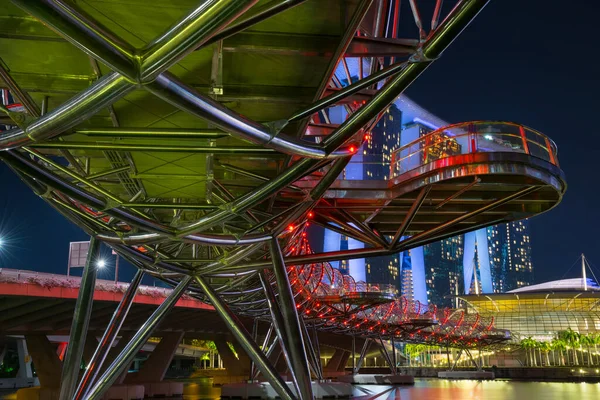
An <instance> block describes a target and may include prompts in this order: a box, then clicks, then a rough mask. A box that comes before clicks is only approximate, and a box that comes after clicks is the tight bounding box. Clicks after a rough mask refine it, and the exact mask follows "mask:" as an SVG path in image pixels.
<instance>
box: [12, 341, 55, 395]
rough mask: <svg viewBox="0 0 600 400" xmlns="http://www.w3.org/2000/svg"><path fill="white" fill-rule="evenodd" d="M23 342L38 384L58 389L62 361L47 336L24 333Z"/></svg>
mask: <svg viewBox="0 0 600 400" xmlns="http://www.w3.org/2000/svg"><path fill="white" fill-rule="evenodd" d="M25 342H26V343H27V347H26V348H25V349H27V350H28V351H29V354H30V356H31V359H32V360H33V363H34V365H35V371H36V373H37V376H38V379H39V380H40V386H42V387H45V388H57V389H58V388H59V387H60V378H61V375H62V362H61V361H60V359H59V358H58V355H57V354H56V351H55V350H54V347H53V346H52V343H50V340H48V337H47V336H46V335H36V334H31V335H25ZM20 355H21V354H19V356H20ZM19 358H20V357H19Z"/></svg>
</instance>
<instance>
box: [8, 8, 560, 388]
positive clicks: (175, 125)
mask: <svg viewBox="0 0 600 400" xmlns="http://www.w3.org/2000/svg"><path fill="white" fill-rule="evenodd" d="M402 3H404V2H402ZM408 3H409V4H408V5H405V6H407V7H410V9H411V11H412V12H402V13H401V12H400V9H401V8H404V7H401V1H400V0H328V1H326V2H324V1H322V0H243V1H240V0H206V1H204V2H202V3H201V4H198V3H197V2H195V1H191V0H178V1H176V2H169V3H164V4H161V7H156V5H155V4H153V3H151V2H144V1H137V0H133V1H130V2H127V3H121V2H96V1H86V2H81V3H80V2H78V3H77V4H74V3H72V2H66V1H63V0H48V1H44V2H30V1H25V0H13V1H12V2H8V1H6V0H2V1H0V11H1V12H0V15H2V17H1V18H2V19H3V20H2V23H1V24H0V30H1V32H0V54H2V62H1V63H0V66H1V67H0V77H1V78H2V87H3V88H5V89H6V90H7V91H6V92H3V104H4V105H3V107H2V109H1V110H2V111H3V113H4V114H5V115H6V116H5V118H4V119H3V120H2V121H1V122H2V123H3V124H6V125H5V126H6V130H4V131H2V132H0V160H2V161H3V162H5V163H6V164H7V165H8V166H9V167H10V168H11V169H12V170H14V172H15V173H16V174H17V175H18V176H19V177H20V178H21V179H22V180H23V182H24V183H25V184H27V185H28V186H29V187H30V188H31V189H32V190H33V191H34V192H35V193H36V194H37V195H39V196H40V197H42V198H43V199H44V200H45V201H46V202H48V204H49V205H50V206H52V207H54V208H55V209H56V210H57V211H58V212H60V213H61V214H63V215H64V216H65V218H67V219H68V220H70V221H72V222H73V223H75V224H77V225H78V226H80V227H81V228H82V229H83V230H85V231H86V232H87V233H89V234H90V236H92V241H91V246H90V254H89V258H88V262H87V265H86V268H85V269H84V274H83V279H82V282H81V285H80V290H79V292H78V294H77V301H76V303H75V309H74V313H73V320H72V322H71V327H70V336H71V340H70V341H69V347H68V350H67V355H66V358H65V362H64V366H63V373H62V377H61V389H60V392H61V395H60V397H61V398H62V399H75V400H78V399H83V398H86V399H87V398H89V399H100V398H101V397H102V396H104V393H105V392H106V391H107V390H109V388H110V387H111V386H112V385H113V384H114V383H115V382H117V381H118V380H119V379H120V377H121V376H122V374H123V372H124V370H125V369H126V368H127V366H128V365H129V364H130V362H131V360H132V359H133V358H134V357H135V355H136V354H137V353H138V351H139V350H140V348H141V347H142V346H143V345H144V343H146V342H147V340H148V338H149V337H150V336H152V335H153V332H154V331H155V329H160V328H159V326H160V325H161V324H162V323H163V322H164V321H165V319H167V318H169V314H170V313H171V312H183V311H180V310H181V307H179V308H178V307H177V306H176V304H177V303H178V302H179V300H180V299H181V297H182V296H183V295H184V294H185V295H187V296H191V297H194V298H196V299H198V300H199V301H201V302H205V303H208V304H211V305H212V306H214V309H215V313H216V314H217V315H218V316H219V317H220V319H221V320H222V321H223V323H224V324H225V326H226V327H227V329H228V330H229V331H230V332H231V334H232V335H233V336H234V337H235V339H236V341H237V342H239V344H240V346H241V347H242V348H243V349H244V351H245V353H247V355H248V356H249V357H250V358H251V359H252V361H253V363H254V365H255V367H256V369H257V371H259V372H260V373H261V374H262V376H263V377H265V379H266V380H268V381H269V383H270V385H271V386H270V387H271V388H272V389H273V390H274V392H273V393H276V394H277V395H278V396H279V397H280V398H282V399H286V400H291V399H294V398H301V399H312V398H313V397H314V395H315V393H316V392H313V384H312V383H311V382H312V381H311V380H312V378H315V379H317V380H318V379H320V378H322V377H323V368H322V366H321V365H320V363H319V362H318V360H319V357H318V353H317V349H318V346H316V345H315V344H314V343H313V342H314V341H315V340H314V338H312V339H311V331H312V330H316V331H334V332H335V331H343V330H345V329H346V330H347V332H349V333H351V334H353V335H355V336H359V337H363V338H366V339H367V338H368V339H372V340H374V339H377V338H378V337H386V338H389V339H390V340H392V339H394V340H409V341H410V340H415V341H436V342H437V343H441V344H445V343H447V344H448V345H450V344H457V345H460V346H466V347H472V346H478V345H481V343H483V342H486V341H488V340H490V339H491V340H492V341H495V340H501V339H502V337H505V336H506V335H505V334H504V333H503V332H498V331H494V330H493V325H492V324H491V321H485V320H483V319H480V318H477V317H474V316H469V315H466V314H462V313H460V312H459V313H455V312H451V311H448V310H446V311H445V310H433V309H427V313H428V314H426V315H425V316H423V315H422V313H421V311H424V310H425V308H424V307H422V305H419V304H417V303H415V302H412V301H408V300H407V299H404V300H402V299H398V300H396V299H392V298H390V296H389V294H387V293H384V292H383V291H381V290H379V291H374V292H369V290H363V288H362V286H361V282H352V281H351V280H349V281H347V282H346V281H344V279H345V278H344V277H341V274H336V273H335V272H334V271H333V270H332V269H331V267H330V265H328V262H331V261H338V260H348V259H353V258H363V257H372V256H377V255H386V254H393V253H395V252H398V251H402V250H407V249H411V248H413V247H416V246H420V245H422V244H425V243H428V242H431V241H435V240H439V239H440V238H445V237H449V236H452V235H456V234H458V233H463V232H467V231H471V230H475V229H479V228H482V227H485V226H489V225H493V224H496V223H499V222H507V221H513V220H518V219H522V218H528V217H532V216H534V215H537V214H539V213H542V212H546V211H548V210H550V209H551V208H552V207H554V206H555V205H556V204H558V203H559V202H560V200H561V198H562V195H563V194H564V192H565V190H566V182H565V178H564V174H563V173H562V171H561V169H560V166H559V162H558V159H557V148H556V146H555V144H554V143H553V142H552V141H551V140H550V139H549V138H547V137H546V136H545V135H543V134H542V133H540V132H537V131H535V130H534V129H530V128H528V127H525V126H522V125H520V124H514V123H495V122H481V121H474V122H466V123H463V124H458V125H452V126H447V127H440V128H439V129H438V130H436V131H434V132H430V133H428V134H424V135H422V136H420V137H418V138H415V141H413V142H411V143H407V144H406V145H405V146H402V147H401V148H399V149H397V150H396V151H395V152H394V154H385V155H384V156H385V157H386V160H388V159H389V161H390V162H389V165H388V166H389V174H388V175H389V179H387V178H386V179H375V180H368V181H367V180H365V179H359V180H352V179H348V171H349V165H351V164H350V163H351V162H352V161H351V160H355V158H356V157H357V156H358V155H359V151H360V149H361V148H362V147H363V146H365V145H366V144H367V143H368V142H369V140H371V139H372V136H371V132H372V128H373V127H374V126H375V124H376V123H377V121H378V120H379V119H380V118H381V117H382V116H383V114H384V113H385V112H386V110H387V108H388V107H389V106H390V104H391V103H393V102H394V101H396V99H397V98H398V96H399V95H400V94H401V93H402V92H403V91H404V90H405V89H406V88H407V87H408V86H409V85H410V84H411V83H412V82H413V81H414V80H415V79H417V78H418V77H419V76H420V75H421V74H422V73H423V72H424V71H425V70H426V69H427V68H428V67H429V66H430V65H431V64H432V63H433V62H435V61H436V60H437V59H438V58H439V57H440V56H441V55H442V53H443V52H444V50H445V49H446V48H447V47H448V46H449V45H450V44H451V43H452V42H453V41H454V40H455V39H456V38H457V37H458V36H459V34H460V33H461V32H462V31H463V29H465V28H466V27H467V26H468V25H469V23H470V22H471V21H472V20H473V19H474V18H475V17H476V16H477V14H478V13H479V12H480V11H481V10H482V9H483V8H484V7H485V6H486V4H487V3H488V0H458V1H455V2H452V3H453V4H447V3H448V2H442V1H436V2H435V4H433V6H431V7H427V4H426V3H428V4H430V5H431V3H429V2H425V1H417V0H414V1H413V0H410V1H409V2H408ZM442 3H444V4H443V5H444V6H443V7H442ZM429 21H431V22H429ZM411 32H412V34H411ZM351 61H353V62H354V65H357V67H356V70H352V69H351V68H350V66H349V64H351ZM356 71H358V72H356ZM450 78H451V77H450ZM433 95H437V94H436V93H434V94H433ZM452 138H454V139H452ZM448 141H450V142H452V143H449V142H448ZM440 143H441V144H440ZM442 147H444V148H446V149H445V150H444V151H441V148H442ZM32 212H35V211H32ZM311 221H312V222H311ZM308 223H318V224H321V225H323V226H325V227H326V228H327V229H330V230H334V231H337V232H340V233H342V234H344V235H345V236H347V237H350V238H353V239H355V240H357V241H359V242H361V243H363V244H364V247H363V248H361V249H348V250H342V251H334V252H325V253H321V254H313V252H312V251H310V249H308V248H306V249H305V248H303V247H304V246H302V244H303V243H302V237H303V234H304V233H305V229H306V225H307V224H308ZM100 242H105V243H107V244H109V245H110V246H111V247H112V248H113V249H114V250H115V251H116V252H118V253H119V254H120V256H122V257H124V258H126V259H127V260H129V261H130V262H131V263H132V264H133V265H135V266H136V267H137V268H138V270H139V273H138V274H137V275H136V277H135V278H134V280H133V282H132V284H131V286H130V288H131V289H128V290H127V291H126V292H125V293H124V295H123V299H122V300H121V301H120V303H119V306H118V308H117V312H116V313H114V314H113V316H112V317H111V318H110V322H109V323H108V325H107V328H106V330H105V331H104V333H103V336H102V337H103V339H102V340H101V341H100V342H99V344H98V347H97V351H96V353H95V355H96V356H95V358H94V359H93V362H92V363H90V364H89V367H88V368H86V370H85V371H80V365H81V359H82V356H83V351H84V348H85V343H86V339H85V338H86V335H87V332H88V327H89V326H90V325H93V322H92V319H91V316H92V312H94V307H95V303H96V301H94V291H95V289H94V288H95V281H96V267H95V261H96V254H97V250H98V247H99V244H100ZM143 275H151V276H155V277H157V278H159V279H162V280H163V281H164V282H166V283H168V284H169V285H171V286H173V287H174V289H173V291H172V292H170V293H169V294H168V296H167V297H166V298H164V301H163V302H162V303H161V304H160V305H159V306H158V307H157V308H156V309H155V311H153V312H152V313H151V314H150V315H149V316H148V319H147V320H145V321H144V322H140V325H139V328H138V330H137V331H135V333H134V335H133V336H132V337H131V339H130V340H129V341H128V343H127V344H126V345H125V347H124V348H123V349H122V351H121V352H120V353H119V354H118V355H117V356H116V358H115V360H114V361H113V362H112V363H111V364H110V365H109V366H108V367H106V368H105V366H104V365H105V364H106V363H105V360H106V357H107V354H108V353H110V351H109V350H110V349H111V348H112V344H113V343H114V341H115V339H116V338H117V337H118V336H119V332H120V328H121V326H122V325H123V324H124V323H126V320H127V318H128V314H130V313H128V311H129V309H130V308H131V307H134V306H136V304H134V298H135V297H136V296H134V295H135V293H137V287H138V286H139V283H140V281H141V278H142V276H143ZM336 283H340V284H342V287H343V288H344V292H343V293H339V292H338V291H336V290H335V288H337V287H339V286H337V285H336ZM334 299H335V300H336V301H340V303H336V304H333V303H332V302H333V300H334ZM363 306H364V308H362V307H363ZM65 307H66V305H65ZM335 310H337V311H340V310H341V311H342V312H336V311H335ZM99 312H102V310H100V311H99ZM105 312H106V313H107V314H110V313H109V311H108V310H105ZM321 315H322V317H321ZM240 317H246V318H250V319H253V320H255V319H258V320H260V319H263V320H267V319H268V320H269V321H270V322H271V324H272V325H271V327H270V328H269V330H270V331H271V336H272V337H273V338H275V337H276V338H277V343H278V344H277V346H279V345H280V346H281V348H282V350H283V353H284V354H285V357H284V359H285V363H286V365H287V367H288V369H289V371H290V374H289V376H290V377H291V381H290V382H289V384H288V383H286V382H285V381H284V380H283V379H282V376H281V374H280V373H279V372H278V371H277V369H276V368H275V366H274V365H273V362H272V360H270V358H269V357H270V354H268V353H269V351H268V350H267V351H266V352H265V351H264V349H268V348H271V349H272V348H274V346H268V345H266V346H261V343H259V342H257V339H256V337H257V335H254V334H253V333H252V329H250V330H248V329H246V328H247V327H246V326H245V325H244V323H243V321H242V320H240ZM323 317H326V318H323ZM32 318H33V317H32ZM65 318H66V317H65ZM45 323H46V324H48V323H49V322H47V321H46V322H45ZM62 323H63V324H64V323H65V321H64V320H63V322H62ZM174 323H177V322H175V321H174ZM268 343H269V342H268V341H267V343H266V344H268ZM390 361H393V360H390ZM390 363H391V362H390ZM100 372H101V373H100ZM80 373H81V374H83V376H82V377H81V379H80V377H79V375H80Z"/></svg>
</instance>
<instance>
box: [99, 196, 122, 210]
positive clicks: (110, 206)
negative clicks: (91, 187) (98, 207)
mask: <svg viewBox="0 0 600 400" xmlns="http://www.w3.org/2000/svg"><path fill="white" fill-rule="evenodd" d="M120 205H121V203H119V202H118V201H115V200H113V199H111V198H107V199H106V207H104V208H103V209H102V211H106V210H112V209H113V208H117V207H119V206H120Z"/></svg>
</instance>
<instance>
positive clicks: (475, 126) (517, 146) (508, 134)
mask: <svg viewBox="0 0 600 400" xmlns="http://www.w3.org/2000/svg"><path fill="white" fill-rule="evenodd" d="M457 130H458V131H459V132H453V131H457ZM442 136H443V137H442ZM465 138H466V143H462V144H460V143H459V141H460V139H463V141H464V139H465ZM440 139H441V140H440ZM444 140H446V141H451V140H453V141H454V142H455V144H456V145H458V147H457V149H455V151H451V152H448V153H446V154H443V155H441V156H437V157H436V156H434V158H433V159H429V157H427V151H428V150H429V149H431V148H434V147H435V146H438V145H439V144H440V143H441V142H442V141H444ZM446 143H448V142H446ZM417 145H418V148H415V146H417ZM488 145H491V146H492V147H493V146H504V147H503V148H501V149H498V150H493V149H490V146H488ZM505 151H506V152H518V153H525V154H528V155H530V156H533V157H537V158H541V159H543V160H545V161H548V162H550V163H551V164H553V165H556V166H558V154H557V146H556V143H554V141H552V140H551V139H550V138H548V137H547V136H546V135H544V134H542V133H541V132H539V131H536V130H534V129H532V128H529V127H526V126H524V125H521V124H517V123H514V122H505V121H470V122H461V123H457V124H453V125H448V126H445V127H442V128H439V129H436V130H435V131H432V132H430V133H428V134H426V135H424V136H421V137H419V138H417V139H415V140H413V141H412V142H410V143H408V144H405V145H404V146H402V147H400V148H398V149H397V150H395V151H394V152H393V153H392V160H393V161H392V163H391V169H390V175H391V177H396V176H398V175H400V174H401V173H404V172H407V171H409V170H411V169H414V168H416V167H419V166H421V165H425V164H428V163H430V162H432V161H435V160H439V159H443V158H447V157H451V156H454V155H460V154H472V153H477V152H505ZM406 153H408V154H406ZM416 154H423V158H422V159H421V160H419V162H417V163H415V164H414V165H411V166H409V168H407V169H406V170H401V169H402V167H403V166H402V163H403V162H405V161H406V160H408V159H410V158H411V157H414V156H415V155H416Z"/></svg>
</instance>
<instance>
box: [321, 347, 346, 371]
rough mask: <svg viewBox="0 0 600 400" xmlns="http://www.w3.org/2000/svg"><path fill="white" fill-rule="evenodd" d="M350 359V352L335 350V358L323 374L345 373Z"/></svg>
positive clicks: (326, 366)
mask: <svg viewBox="0 0 600 400" xmlns="http://www.w3.org/2000/svg"><path fill="white" fill-rule="evenodd" d="M349 359H350V352H349V351H347V350H342V349H335V352H334V353H333V356H331V358H330V359H329V361H328V362H327V365H325V368H323V372H344V370H345V368H346V364H347V363H348V360H349Z"/></svg>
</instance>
